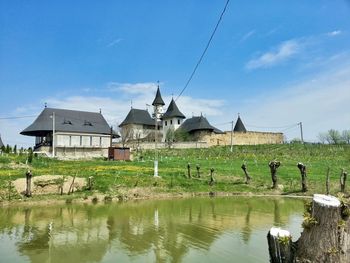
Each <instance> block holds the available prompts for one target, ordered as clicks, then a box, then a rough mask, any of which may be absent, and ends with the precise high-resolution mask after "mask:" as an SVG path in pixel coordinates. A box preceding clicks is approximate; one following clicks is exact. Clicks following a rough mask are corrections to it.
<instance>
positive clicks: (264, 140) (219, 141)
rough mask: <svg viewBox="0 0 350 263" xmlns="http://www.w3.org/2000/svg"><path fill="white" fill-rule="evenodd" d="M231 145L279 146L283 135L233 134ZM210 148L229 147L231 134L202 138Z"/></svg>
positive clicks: (265, 133)
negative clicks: (217, 146)
mask: <svg viewBox="0 0 350 263" xmlns="http://www.w3.org/2000/svg"><path fill="white" fill-rule="evenodd" d="M232 138H233V140H232V141H233V145H258V144H281V143H283V133H275V132H253V131H248V132H234V133H233V136H232ZM202 141H205V142H207V143H208V145H209V147H210V146H216V145H231V132H225V133H223V134H211V135H205V136H203V137H202Z"/></svg>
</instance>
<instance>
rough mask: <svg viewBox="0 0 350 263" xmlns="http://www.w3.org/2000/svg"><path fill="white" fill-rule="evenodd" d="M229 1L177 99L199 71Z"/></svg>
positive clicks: (228, 0)
mask: <svg viewBox="0 0 350 263" xmlns="http://www.w3.org/2000/svg"><path fill="white" fill-rule="evenodd" d="M229 2H230V0H227V1H226V4H225V7H224V9H223V10H222V12H221V15H220V17H219V20H218V22H217V23H216V25H215V28H214V31H213V32H212V34H211V36H210V38H209V41H208V43H207V45H206V46H205V49H204V51H203V53H202V55H201V56H200V58H199V60H198V62H197V64H196V66H195V67H194V69H193V71H192V73H191V75H190V77H189V79H188V80H187V82H186V85H185V87H184V88H183V89H182V90H181V92H180V94H179V95H178V96H177V98H176V99H175V101H177V100H178V99H179V98H180V96H181V95H182V93H183V92H184V91H185V89H186V88H187V86H188V84H190V82H191V80H192V78H193V76H194V74H195V73H196V71H197V68H198V66H199V64H200V63H201V62H202V60H203V58H204V55H205V53H206V52H207V50H208V48H209V45H210V43H211V41H212V40H213V37H214V35H215V33H216V30H217V29H218V27H219V24H220V22H221V20H222V18H223V16H224V14H225V12H226V8H227V6H228V4H229Z"/></svg>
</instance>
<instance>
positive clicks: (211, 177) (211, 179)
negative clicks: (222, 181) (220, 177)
mask: <svg viewBox="0 0 350 263" xmlns="http://www.w3.org/2000/svg"><path fill="white" fill-rule="evenodd" d="M213 184H215V179H214V168H211V169H210V181H209V185H213Z"/></svg>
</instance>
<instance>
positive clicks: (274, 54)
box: [246, 39, 302, 69]
mask: <svg viewBox="0 0 350 263" xmlns="http://www.w3.org/2000/svg"><path fill="white" fill-rule="evenodd" d="M301 46H302V44H301V43H300V41H297V40H295V39H292V40H288V41H285V42H283V43H281V44H280V45H279V46H278V47H277V48H275V50H273V51H270V52H266V53H264V54H262V55H260V56H259V57H258V58H255V59H252V60H250V61H248V63H247V64H246V68H247V69H257V68H267V67H272V66H275V65H277V64H279V63H281V62H283V61H286V60H288V59H290V58H291V57H293V56H294V55H296V54H297V53H299V52H300V50H301Z"/></svg>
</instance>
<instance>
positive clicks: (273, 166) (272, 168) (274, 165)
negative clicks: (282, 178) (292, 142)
mask: <svg viewBox="0 0 350 263" xmlns="http://www.w3.org/2000/svg"><path fill="white" fill-rule="evenodd" d="M280 165H281V162H279V161H271V162H269V167H270V171H271V178H272V184H273V185H272V188H273V189H277V169H278V167H280Z"/></svg>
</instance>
